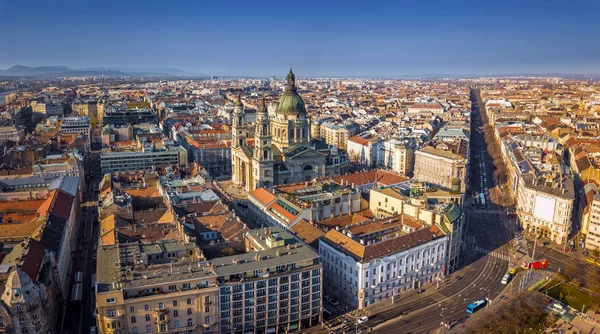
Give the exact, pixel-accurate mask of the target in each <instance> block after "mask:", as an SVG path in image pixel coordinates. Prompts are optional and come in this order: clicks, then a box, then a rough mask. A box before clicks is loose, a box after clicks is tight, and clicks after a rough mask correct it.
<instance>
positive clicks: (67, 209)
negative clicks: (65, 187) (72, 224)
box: [50, 191, 73, 220]
mask: <svg viewBox="0 0 600 334" xmlns="http://www.w3.org/2000/svg"><path fill="white" fill-rule="evenodd" d="M72 204H73V197H71V196H69V195H67V194H65V193H63V192H60V191H59V192H58V193H57V195H56V198H55V199H54V204H53V205H52V211H51V212H50V213H51V214H53V215H54V216H56V217H58V218H61V219H64V220H67V219H69V216H70V215H71V205H72Z"/></svg>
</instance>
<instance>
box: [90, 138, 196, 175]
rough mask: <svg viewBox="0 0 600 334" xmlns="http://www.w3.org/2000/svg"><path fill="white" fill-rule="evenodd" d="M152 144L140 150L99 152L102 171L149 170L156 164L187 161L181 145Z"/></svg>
mask: <svg viewBox="0 0 600 334" xmlns="http://www.w3.org/2000/svg"><path fill="white" fill-rule="evenodd" d="M152 144H153V145H150V146H146V145H144V147H142V148H141V149H140V150H133V151H125V152H105V153H101V154H100V164H101V167H102V172H103V173H112V172H117V171H119V172H123V171H142V170H151V169H153V168H155V167H156V166H167V165H172V166H185V165H187V163H188V160H187V152H186V150H185V149H184V148H183V147H181V146H174V145H172V144H171V145H169V143H165V144H162V145H154V144H157V143H152Z"/></svg>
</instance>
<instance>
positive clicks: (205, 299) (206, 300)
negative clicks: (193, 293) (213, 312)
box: [204, 296, 210, 304]
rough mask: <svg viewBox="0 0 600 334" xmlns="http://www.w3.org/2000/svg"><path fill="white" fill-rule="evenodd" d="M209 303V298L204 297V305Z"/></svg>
mask: <svg viewBox="0 0 600 334" xmlns="http://www.w3.org/2000/svg"><path fill="white" fill-rule="evenodd" d="M208 303H210V296H204V304H208Z"/></svg>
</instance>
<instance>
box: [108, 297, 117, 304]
mask: <svg viewBox="0 0 600 334" xmlns="http://www.w3.org/2000/svg"><path fill="white" fill-rule="evenodd" d="M106 302H107V303H108V304H114V303H115V299H114V298H106Z"/></svg>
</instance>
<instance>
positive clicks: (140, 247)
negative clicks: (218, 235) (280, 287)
mask: <svg viewBox="0 0 600 334" xmlns="http://www.w3.org/2000/svg"><path fill="white" fill-rule="evenodd" d="M96 272H97V277H96V282H97V283H96V307H97V310H98V328H99V330H100V333H103V334H107V333H110V334H117V333H120V334H125V333H167V332H168V333H196V334H199V333H203V334H208V333H219V326H218V312H219V311H218V307H219V306H218V303H217V301H218V287H217V277H216V275H215V272H214V270H213V268H212V266H211V265H210V263H209V262H207V261H206V260H205V259H204V256H203V254H202V252H201V251H200V249H199V248H197V247H196V246H195V245H194V244H192V243H183V242H180V241H175V240H169V241H160V242H155V243H143V244H142V243H125V244H117V245H110V246H100V247H99V248H98V261H97V271H96Z"/></svg>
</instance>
